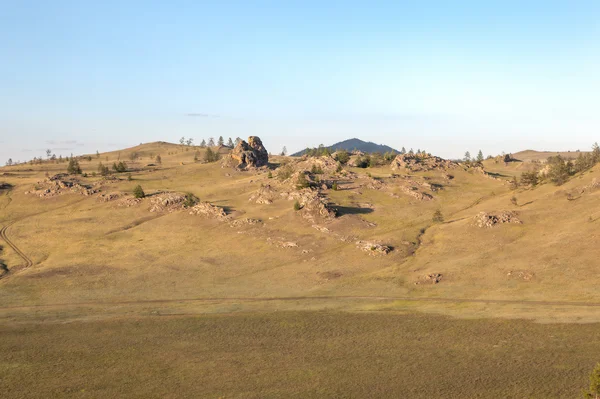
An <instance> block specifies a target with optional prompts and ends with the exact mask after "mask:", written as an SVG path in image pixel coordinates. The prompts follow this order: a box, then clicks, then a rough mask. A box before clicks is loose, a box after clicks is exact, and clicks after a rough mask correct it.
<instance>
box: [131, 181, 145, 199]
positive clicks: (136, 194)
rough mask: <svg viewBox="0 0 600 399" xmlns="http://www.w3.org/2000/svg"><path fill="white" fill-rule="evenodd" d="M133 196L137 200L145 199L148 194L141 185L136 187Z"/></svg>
mask: <svg viewBox="0 0 600 399" xmlns="http://www.w3.org/2000/svg"><path fill="white" fill-rule="evenodd" d="M133 196H134V197H135V198H144V197H145V196H146V193H145V192H144V189H142V186H140V185H139V184H138V185H137V186H135V188H134V189H133Z"/></svg>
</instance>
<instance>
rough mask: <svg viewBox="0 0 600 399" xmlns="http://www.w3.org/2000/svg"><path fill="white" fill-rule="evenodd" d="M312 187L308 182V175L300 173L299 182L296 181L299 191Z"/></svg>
mask: <svg viewBox="0 0 600 399" xmlns="http://www.w3.org/2000/svg"><path fill="white" fill-rule="evenodd" d="M308 187H310V182H309V181H308V179H307V178H306V175H305V174H304V173H300V174H299V175H298V180H296V188H297V189H298V190H302V189H303V188H308Z"/></svg>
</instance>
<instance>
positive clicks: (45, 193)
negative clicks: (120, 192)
mask: <svg viewBox="0 0 600 399" xmlns="http://www.w3.org/2000/svg"><path fill="white" fill-rule="evenodd" d="M97 186H98V183H96V184H95V185H94V186H85V185H83V184H81V183H80V182H79V180H77V178H75V177H73V176H70V175H68V174H64V173H60V174H57V175H54V176H52V177H48V178H46V179H44V180H42V181H39V182H37V184H36V186H35V187H34V189H33V190H31V191H27V192H25V194H33V195H37V196H38V197H40V198H51V197H55V196H57V195H62V194H69V193H75V194H81V195H86V196H87V195H93V194H96V193H98V192H100V190H99V189H98V187H97Z"/></svg>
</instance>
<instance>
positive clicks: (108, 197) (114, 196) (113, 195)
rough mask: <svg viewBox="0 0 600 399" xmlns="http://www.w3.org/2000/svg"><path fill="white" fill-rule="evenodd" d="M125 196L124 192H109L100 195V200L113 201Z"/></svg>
mask: <svg viewBox="0 0 600 399" xmlns="http://www.w3.org/2000/svg"><path fill="white" fill-rule="evenodd" d="M122 196H123V193H107V194H100V195H98V201H101V202H111V201H115V200H118V199H119V198H121V197H122Z"/></svg>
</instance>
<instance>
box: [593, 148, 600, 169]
mask: <svg viewBox="0 0 600 399" xmlns="http://www.w3.org/2000/svg"><path fill="white" fill-rule="evenodd" d="M592 159H593V160H594V163H595V164H596V163H598V162H600V146H598V143H594V145H593V146H592Z"/></svg>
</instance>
